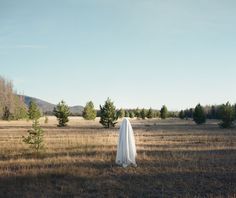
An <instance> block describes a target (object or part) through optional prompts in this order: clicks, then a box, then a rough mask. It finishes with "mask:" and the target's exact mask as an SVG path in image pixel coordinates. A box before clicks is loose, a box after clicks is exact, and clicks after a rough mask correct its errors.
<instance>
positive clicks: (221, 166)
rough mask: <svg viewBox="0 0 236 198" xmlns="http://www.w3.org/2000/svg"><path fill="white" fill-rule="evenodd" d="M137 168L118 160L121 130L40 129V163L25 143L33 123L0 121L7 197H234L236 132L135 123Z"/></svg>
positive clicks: (76, 123)
mask: <svg viewBox="0 0 236 198" xmlns="http://www.w3.org/2000/svg"><path fill="white" fill-rule="evenodd" d="M131 123H132V126H133V129H134V132H135V139H136V145H137V152H138V157H137V164H138V167H137V168H134V167H128V168H126V169H124V168H122V167H119V166H117V165H116V164H115V163H114V161H115V156H116V144H117V138H118V126H117V127H116V128H114V129H109V130H106V129H104V128H102V127H101V126H100V125H99V122H98V120H96V121H84V120H83V119H81V118H71V119H70V122H69V126H67V127H65V128H57V127H56V125H57V122H56V119H55V118H53V117H49V123H48V124H45V123H44V119H41V124H42V126H43V128H44V130H45V144H46V149H45V151H43V152H42V153H41V155H40V156H39V157H38V158H35V157H34V154H32V153H31V152H30V150H29V149H28V146H27V145H25V144H24V143H22V138H21V137H22V136H23V135H26V131H27V129H29V128H30V126H31V122H30V121H29V122H27V121H12V122H4V121H1V122H0V196H1V197H236V129H230V130H223V129H219V128H218V126H217V123H216V122H213V121H211V122H208V123H207V124H205V125H202V126H196V125H195V124H194V123H192V122H191V121H180V120H165V121H162V120H156V119H153V120H145V121H142V120H136V119H134V120H132V121H131Z"/></svg>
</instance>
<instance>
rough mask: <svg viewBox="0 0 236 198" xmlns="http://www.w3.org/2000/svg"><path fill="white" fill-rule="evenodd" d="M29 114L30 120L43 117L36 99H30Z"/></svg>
mask: <svg viewBox="0 0 236 198" xmlns="http://www.w3.org/2000/svg"><path fill="white" fill-rule="evenodd" d="M28 116H29V119H30V120H37V119H39V118H40V117H41V113H40V110H39V108H38V106H37V104H36V103H35V102H34V101H30V104H29V110H28Z"/></svg>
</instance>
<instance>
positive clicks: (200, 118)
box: [179, 102, 236, 128]
mask: <svg viewBox="0 0 236 198" xmlns="http://www.w3.org/2000/svg"><path fill="white" fill-rule="evenodd" d="M179 118H180V119H193V120H194V121H195V123H196V124H204V123H205V122H206V120H207V119H217V120H221V122H220V123H219V126H220V127H222V128H230V127H232V126H233V122H234V121H235V120H236V104H234V105H231V104H230V103H229V102H227V103H226V104H221V105H212V106H205V107H203V106H202V105H201V104H198V105H197V106H196V107H195V108H190V109H185V110H181V111H180V112H179Z"/></svg>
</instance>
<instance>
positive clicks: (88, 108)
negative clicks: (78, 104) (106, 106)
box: [83, 101, 97, 120]
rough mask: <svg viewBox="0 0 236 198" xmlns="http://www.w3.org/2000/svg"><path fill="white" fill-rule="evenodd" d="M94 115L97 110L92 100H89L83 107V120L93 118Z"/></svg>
mask: <svg viewBox="0 0 236 198" xmlns="http://www.w3.org/2000/svg"><path fill="white" fill-rule="evenodd" d="M96 116H97V112H96V110H95V109H94V105H93V102H92V101H89V102H88V103H87V104H86V105H85V107H84V111H83V118H84V119H85V120H95V118H96Z"/></svg>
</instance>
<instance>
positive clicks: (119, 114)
mask: <svg viewBox="0 0 236 198" xmlns="http://www.w3.org/2000/svg"><path fill="white" fill-rule="evenodd" d="M117 117H118V118H123V117H125V111H124V109H122V108H121V109H119V111H117Z"/></svg>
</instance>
